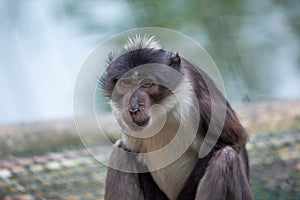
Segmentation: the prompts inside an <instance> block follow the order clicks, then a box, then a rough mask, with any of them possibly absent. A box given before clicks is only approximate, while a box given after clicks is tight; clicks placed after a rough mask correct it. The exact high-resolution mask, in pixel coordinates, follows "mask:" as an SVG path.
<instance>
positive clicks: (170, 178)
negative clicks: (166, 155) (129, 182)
mask: <svg viewBox="0 0 300 200" xmlns="http://www.w3.org/2000/svg"><path fill="white" fill-rule="evenodd" d="M197 160H198V157H197V153H195V152H191V151H187V152H186V153H184V154H183V155H182V156H181V157H180V158H179V159H178V160H176V161H175V162H174V163H172V164H171V165H169V166H167V167H165V168H162V169H160V170H157V171H153V172H151V175H152V177H153V179H154V181H155V182H156V184H157V185H158V186H159V188H160V189H161V190H162V191H163V192H164V193H165V194H166V195H167V196H168V197H169V199H171V200H173V199H176V198H177V196H178V194H179V193H180V191H181V190H182V188H183V186H184V185H185V183H186V180H187V178H188V177H189V175H190V173H191V172H192V171H193V169H194V167H195V165H196V163H197ZM146 163H147V161H146ZM149 164H150V163H149Z"/></svg>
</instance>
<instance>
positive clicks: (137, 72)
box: [120, 63, 183, 88]
mask: <svg viewBox="0 0 300 200" xmlns="http://www.w3.org/2000/svg"><path fill="white" fill-rule="evenodd" d="M120 78H130V79H135V80H141V79H144V78H151V79H153V80H155V81H156V82H157V83H158V84H160V85H164V86H167V87H171V88H172V87H174V85H176V84H177V83H178V82H179V81H180V80H182V78H183V76H182V74H181V73H179V72H178V71H177V70H175V69H173V68H172V67H170V66H167V65H164V64H157V63H149V64H144V65H141V66H138V67H134V68H132V69H130V70H128V71H127V72H126V73H124V74H123V75H122V77H120Z"/></svg>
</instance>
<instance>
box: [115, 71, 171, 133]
mask: <svg viewBox="0 0 300 200" xmlns="http://www.w3.org/2000/svg"><path fill="white" fill-rule="evenodd" d="M148 68H149V66H148ZM146 71H147V72H149V70H146ZM158 71H160V70H158ZM155 72H156V71H153V72H152V73H145V70H142V69H141V68H138V69H132V70H130V71H129V72H127V73H126V74H125V75H123V76H122V77H121V78H120V79H118V80H117V82H116V85H115V88H114V91H113V93H112V97H111V100H112V103H113V109H114V112H115V114H116V115H117V117H118V118H119V119H118V120H122V121H124V122H125V123H126V124H127V126H128V127H130V128H131V129H132V130H141V129H143V127H146V126H148V125H149V124H151V123H152V122H153V120H154V119H153V118H154V117H155V118H159V117H161V116H158V115H159V114H158V112H154V110H153V106H155V105H156V106H157V105H161V104H162V103H163V101H164V99H166V98H167V97H168V96H169V95H171V94H172V92H171V90H170V89H169V88H167V87H165V86H163V85H161V84H160V83H161V81H160V80H159V79H160V77H159V76H158V75H156V73H155ZM120 117H121V119H120ZM152 124H153V123H152Z"/></svg>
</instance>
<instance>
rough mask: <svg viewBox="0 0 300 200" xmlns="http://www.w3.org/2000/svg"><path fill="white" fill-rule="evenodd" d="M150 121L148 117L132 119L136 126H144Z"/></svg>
mask: <svg viewBox="0 0 300 200" xmlns="http://www.w3.org/2000/svg"><path fill="white" fill-rule="evenodd" d="M149 121H150V117H147V118H146V119H144V120H133V122H134V124H135V125H137V126H142V127H144V126H146V125H147V124H148V123H149Z"/></svg>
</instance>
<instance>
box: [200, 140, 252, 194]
mask: <svg viewBox="0 0 300 200" xmlns="http://www.w3.org/2000/svg"><path fill="white" fill-rule="evenodd" d="M196 199H197V200H200V199H201V200H228V199H230V200H241V199H242V200H252V199H253V196H252V192H251V188H250V184H249V182H248V179H247V175H246V172H245V166H244V163H243V161H242V159H241V158H240V156H239V154H238V153H237V152H236V151H235V150H234V149H232V148H231V147H229V146H225V147H224V148H222V149H220V150H218V151H217V152H215V153H214V155H213V157H212V158H211V160H210V162H209V165H208V167H207V169H206V173H205V175H204V177H203V178H202V179H201V181H200V183H199V185H198V189H197V194H196Z"/></svg>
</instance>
